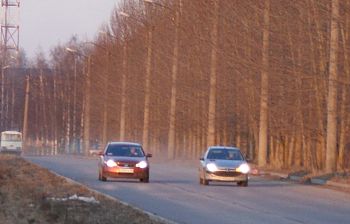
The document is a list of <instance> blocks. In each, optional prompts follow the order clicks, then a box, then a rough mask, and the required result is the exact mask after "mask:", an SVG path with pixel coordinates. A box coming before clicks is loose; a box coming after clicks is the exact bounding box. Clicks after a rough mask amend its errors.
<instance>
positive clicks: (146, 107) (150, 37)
mask: <svg viewBox="0 0 350 224" xmlns="http://www.w3.org/2000/svg"><path fill="white" fill-rule="evenodd" d="M119 15H121V16H125V17H128V18H131V19H134V20H136V21H138V22H140V23H142V24H144V25H146V26H147V27H148V32H147V34H148V41H147V58H146V77H145V104H144V114H143V132H142V144H143V146H144V148H145V149H147V148H148V143H149V139H148V136H149V105H150V84H151V66H152V63H151V62H152V51H153V49H152V40H153V33H152V29H151V27H149V24H148V23H144V22H142V21H140V20H138V19H136V18H134V17H130V15H129V14H127V13H125V12H119Z"/></svg>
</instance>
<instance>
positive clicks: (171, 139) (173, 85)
mask: <svg viewBox="0 0 350 224" xmlns="http://www.w3.org/2000/svg"><path fill="white" fill-rule="evenodd" d="M178 3H179V6H178V7H179V8H178V9H177V10H176V13H175V40H174V49H173V60H172V63H173V64H172V70H171V97H170V115H169V119H170V121H169V133H168V159H174V150H175V148H174V146H175V124H176V79H177V70H178V63H179V62H178V61H179V25H180V14H181V9H182V0H179V1H178Z"/></svg>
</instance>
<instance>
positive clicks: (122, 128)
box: [119, 41, 128, 141]
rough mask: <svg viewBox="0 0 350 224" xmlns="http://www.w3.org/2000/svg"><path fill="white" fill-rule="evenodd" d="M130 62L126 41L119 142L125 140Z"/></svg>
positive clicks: (124, 46)
mask: <svg viewBox="0 0 350 224" xmlns="http://www.w3.org/2000/svg"><path fill="white" fill-rule="evenodd" d="M127 62H128V44H127V42H126V41H125V43H124V45H123V73H122V96H121V97H122V103H121V106H120V107H121V109H120V136H119V140H120V141H124V140H125V108H126V77H127V66H128V64H127Z"/></svg>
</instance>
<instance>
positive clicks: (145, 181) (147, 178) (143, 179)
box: [140, 177, 149, 183]
mask: <svg viewBox="0 0 350 224" xmlns="http://www.w3.org/2000/svg"><path fill="white" fill-rule="evenodd" d="M140 181H141V182H143V183H149V177H145V178H141V179H140Z"/></svg>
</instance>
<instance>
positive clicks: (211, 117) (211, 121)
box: [207, 0, 219, 146]
mask: <svg viewBox="0 0 350 224" xmlns="http://www.w3.org/2000/svg"><path fill="white" fill-rule="evenodd" d="M218 23H219V1H218V0H214V20H213V26H212V31H211V42H212V48H211V60H210V61H211V63H210V90H209V111H208V133H207V146H212V145H214V144H215V115H216V75H217V74H216V71H217V51H218V49H217V48H218Z"/></svg>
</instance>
